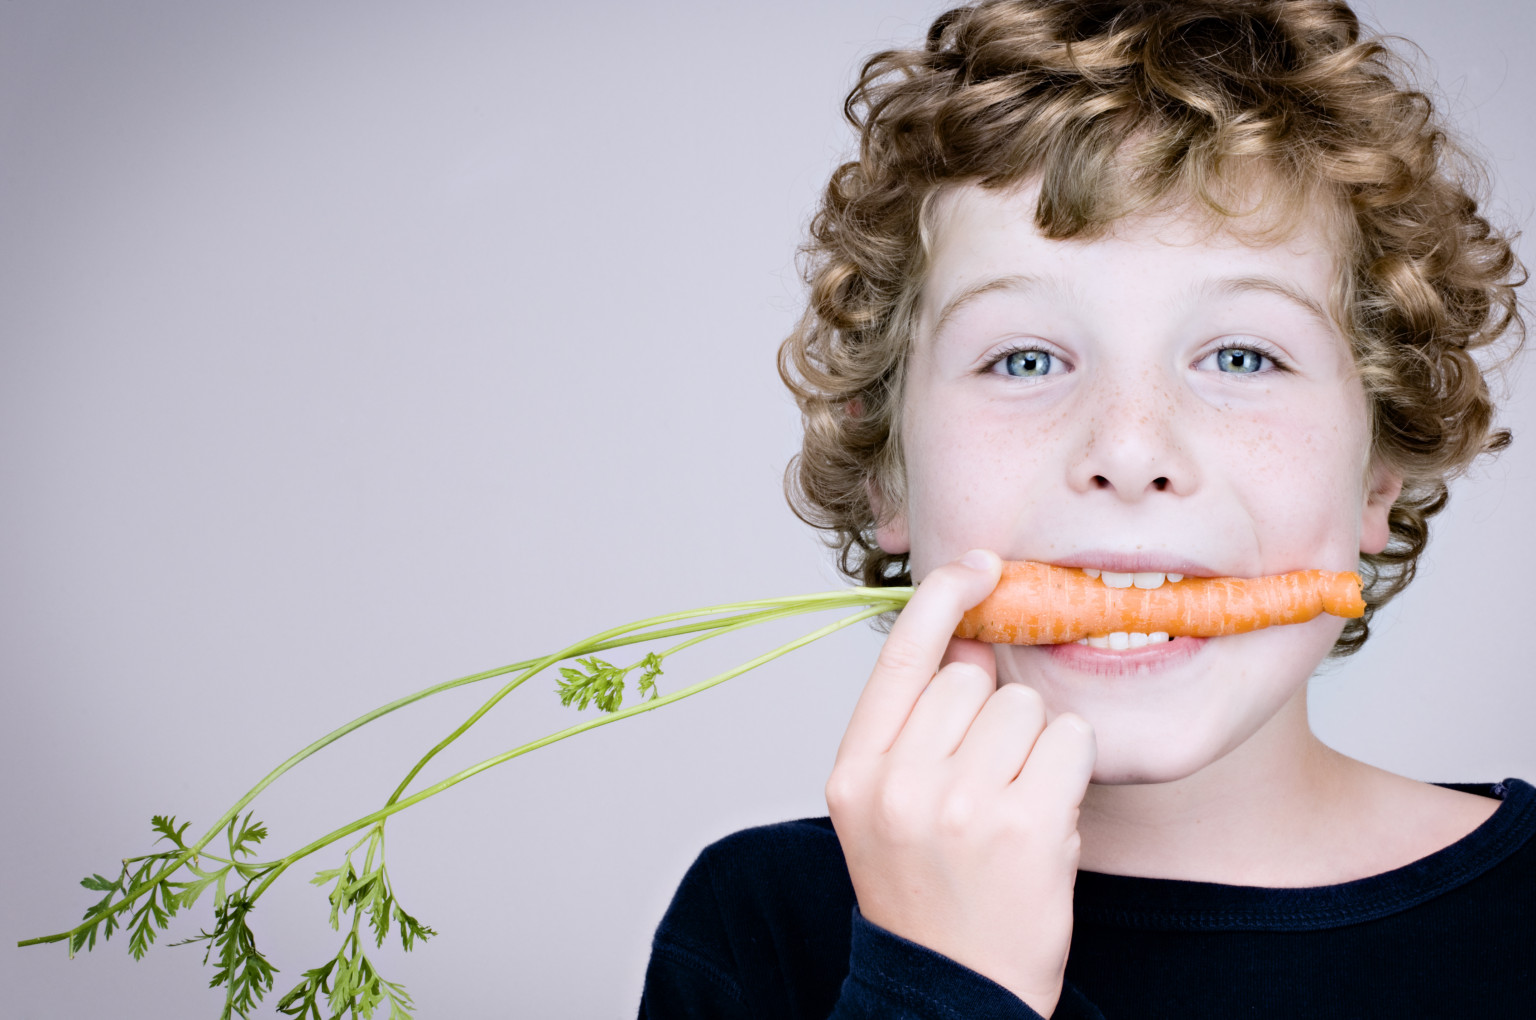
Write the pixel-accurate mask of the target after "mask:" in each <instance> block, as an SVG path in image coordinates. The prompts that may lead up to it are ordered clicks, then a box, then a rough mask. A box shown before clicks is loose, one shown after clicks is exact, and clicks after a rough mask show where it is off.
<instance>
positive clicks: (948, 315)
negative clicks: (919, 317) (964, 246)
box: [933, 273, 1044, 336]
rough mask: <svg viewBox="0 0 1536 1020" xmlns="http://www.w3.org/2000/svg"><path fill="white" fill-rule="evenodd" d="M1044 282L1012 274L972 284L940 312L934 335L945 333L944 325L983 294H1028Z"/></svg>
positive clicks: (1036, 277)
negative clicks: (1005, 292)
mask: <svg viewBox="0 0 1536 1020" xmlns="http://www.w3.org/2000/svg"><path fill="white" fill-rule="evenodd" d="M1043 282H1044V281H1042V280H1041V279H1040V277H1038V276H1031V275H1029V274H1027V273H1024V274H1019V273H1015V274H1010V275H1008V276H994V277H991V278H989V279H986V280H981V281H979V282H977V283H973V284H971V285H970V286H969V287H967V288H965V289H964V290H962V291H961V292H960V293H958V294H956V295H955V296H954V297H952V298H950V299H949V300H948V301H946V302H944V307H943V308H942V309H940V310H939V317H938V318H937V319H935V320H934V323H933V335H934V336H938V335H939V334H940V333H942V332H943V331H944V325H945V324H946V323H947V322H949V320H950V319H952V318H954V317H955V316H956V315H957V314H959V312H960V310H961V309H962V308H964V307H965V306H966V305H968V304H970V303H971V302H972V301H975V300H976V299H977V298H979V297H981V296H982V295H983V294H992V293H996V292H997V291H1013V292H1015V293H1021V294H1022V293H1028V292H1029V291H1032V290H1037V289H1039V288H1040V286H1041V284H1042V283H1043Z"/></svg>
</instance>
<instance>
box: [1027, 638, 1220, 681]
mask: <svg viewBox="0 0 1536 1020" xmlns="http://www.w3.org/2000/svg"><path fill="white" fill-rule="evenodd" d="M1209 640H1210V638H1200V637H1181V638H1175V639H1174V640H1172V641H1166V642H1161V643H1159V644H1155V645H1146V646H1145V647H1142V648H1127V649H1123V650H1121V651H1116V650H1114V649H1112V648H1095V647H1093V646H1092V645H1080V644H1077V643H1076V642H1071V643H1069V644H1065V645H1040V646H1039V647H1040V648H1042V649H1043V650H1044V651H1045V652H1046V653H1047V654H1048V655H1050V657H1051V659H1052V661H1054V662H1056V663H1057V664H1059V665H1061V666H1063V667H1065V668H1067V669H1070V670H1072V671H1074V672H1077V673H1092V674H1096V675H1098V676H1131V675H1133V674H1136V673H1152V672H1160V671H1162V670H1165V669H1173V668H1174V667H1176V666H1180V665H1183V664H1184V663H1186V662H1188V661H1189V660H1190V659H1192V658H1194V657H1195V656H1196V655H1199V654H1200V650H1201V649H1202V648H1204V647H1205V645H1206V642H1208V641H1209Z"/></svg>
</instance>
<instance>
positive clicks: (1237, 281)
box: [1201, 276, 1339, 333]
mask: <svg viewBox="0 0 1536 1020" xmlns="http://www.w3.org/2000/svg"><path fill="white" fill-rule="evenodd" d="M1201 289H1208V290H1210V291H1213V292H1215V293H1217V294H1244V293H1249V292H1252V291H1259V292H1260V293H1265V294H1274V295H1276V296H1277V297H1281V298H1284V299H1285V300H1287V301H1289V302H1291V303H1292V304H1295V305H1297V306H1299V307H1300V308H1301V309H1302V310H1303V311H1305V312H1306V313H1307V314H1308V315H1310V316H1311V317H1312V318H1314V319H1316V320H1317V322H1318V324H1319V325H1321V326H1322V327H1323V328H1324V329H1326V330H1327V331H1328V332H1330V333H1336V332H1338V331H1339V324H1338V322H1336V321H1335V320H1334V318H1333V316H1331V315H1329V314H1328V312H1327V311H1326V310H1325V309H1324V308H1323V306H1322V305H1320V304H1318V303H1317V302H1316V301H1314V300H1313V299H1312V298H1311V297H1310V296H1309V295H1307V294H1306V293H1305V292H1303V291H1301V290H1298V289H1297V288H1295V287H1293V286H1291V285H1290V284H1288V283H1286V282H1285V281H1283V280H1277V279H1275V278H1274V277H1272V276H1237V277H1232V278H1229V279H1220V280H1211V281H1207V283H1206V286H1205V287H1204V288H1201Z"/></svg>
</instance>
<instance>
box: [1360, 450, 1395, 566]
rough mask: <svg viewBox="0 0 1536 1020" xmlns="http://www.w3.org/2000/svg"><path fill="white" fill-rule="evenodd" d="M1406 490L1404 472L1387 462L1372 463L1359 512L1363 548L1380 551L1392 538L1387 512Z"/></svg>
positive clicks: (1369, 551)
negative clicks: (1362, 504) (1363, 502)
mask: <svg viewBox="0 0 1536 1020" xmlns="http://www.w3.org/2000/svg"><path fill="white" fill-rule="evenodd" d="M1402 491H1403V476H1402V474H1401V473H1399V472H1398V471H1396V470H1394V469H1392V468H1390V467H1388V466H1387V465H1385V464H1382V463H1380V462H1377V463H1375V464H1373V465H1372V466H1371V471H1370V474H1369V475H1368V476H1367V477H1366V491H1365V507H1364V509H1363V510H1362V511H1361V513H1360V551H1361V552H1362V553H1371V554H1374V553H1379V552H1381V551H1382V550H1383V549H1385V548H1386V547H1387V542H1388V541H1390V540H1391V538H1392V529H1391V528H1390V527H1388V526H1387V515H1388V514H1390V513H1391V511H1392V504H1393V503H1396V502H1397V497H1398V496H1399V495H1401V494H1402Z"/></svg>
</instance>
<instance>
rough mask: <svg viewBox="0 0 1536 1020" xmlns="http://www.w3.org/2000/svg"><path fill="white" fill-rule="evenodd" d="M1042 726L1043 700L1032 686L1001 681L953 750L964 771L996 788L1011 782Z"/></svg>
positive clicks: (1031, 748)
mask: <svg viewBox="0 0 1536 1020" xmlns="http://www.w3.org/2000/svg"><path fill="white" fill-rule="evenodd" d="M1044 729H1045V702H1044V701H1042V700H1041V698H1040V695H1039V693H1038V692H1036V691H1035V690H1034V688H1032V687H1026V686H1024V685H1023V684H1003V685H1002V686H1000V687H998V688H997V689H996V690H995V691H994V692H993V693H992V696H991V697H990V698H988V699H987V703H986V704H985V705H983V706H982V707H981V711H979V712H977V713H976V718H975V720H974V721H972V723H971V728H970V729H969V730H967V731H966V734H965V738H964V739H963V740H962V741H961V742H960V746H959V748H958V749H956V751H955V763H956V765H958V766H959V767H960V768H961V769H962V770H963V771H965V772H967V773H969V774H971V775H975V776H978V777H981V778H982V779H983V780H984V781H985V782H988V783H991V784H994V785H993V786H992V787H991V788H992V789H998V788H1000V787H1003V786H1006V785H1008V784H1009V783H1011V782H1013V781H1014V779H1016V778H1017V777H1018V775H1019V772H1020V771H1021V770H1022V769H1023V768H1024V763H1025V761H1026V760H1028V759H1029V757H1030V754H1031V752H1032V751H1033V750H1034V746H1035V741H1036V740H1038V739H1039V737H1040V733H1041V731H1043V730H1044Z"/></svg>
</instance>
